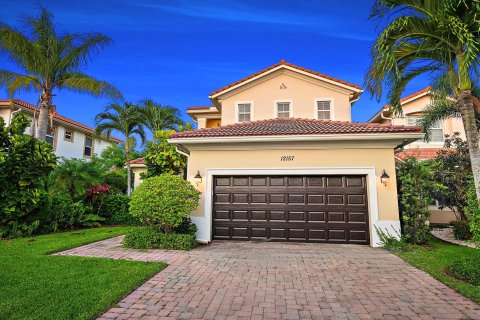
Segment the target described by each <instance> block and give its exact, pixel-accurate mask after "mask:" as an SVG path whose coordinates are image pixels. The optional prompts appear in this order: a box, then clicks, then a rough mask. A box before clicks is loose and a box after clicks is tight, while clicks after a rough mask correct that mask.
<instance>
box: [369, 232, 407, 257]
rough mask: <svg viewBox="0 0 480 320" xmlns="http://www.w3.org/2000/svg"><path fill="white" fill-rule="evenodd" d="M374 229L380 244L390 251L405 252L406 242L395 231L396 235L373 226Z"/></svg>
mask: <svg viewBox="0 0 480 320" xmlns="http://www.w3.org/2000/svg"><path fill="white" fill-rule="evenodd" d="M375 231H376V232H377V235H378V237H379V238H380V245H381V246H382V247H383V248H384V249H386V250H388V251H390V252H405V251H408V249H409V247H408V243H407V242H406V241H405V239H404V238H403V237H402V236H401V235H400V234H399V233H398V232H397V231H395V232H396V236H395V235H392V234H390V232H388V230H387V231H386V232H385V231H383V230H382V229H379V228H377V226H375Z"/></svg>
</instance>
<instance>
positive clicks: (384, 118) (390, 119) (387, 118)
mask: <svg viewBox="0 0 480 320" xmlns="http://www.w3.org/2000/svg"><path fill="white" fill-rule="evenodd" d="M380 117H381V118H382V119H383V120H389V121H390V124H392V125H393V118H389V117H385V116H384V115H383V111H382V112H380Z"/></svg>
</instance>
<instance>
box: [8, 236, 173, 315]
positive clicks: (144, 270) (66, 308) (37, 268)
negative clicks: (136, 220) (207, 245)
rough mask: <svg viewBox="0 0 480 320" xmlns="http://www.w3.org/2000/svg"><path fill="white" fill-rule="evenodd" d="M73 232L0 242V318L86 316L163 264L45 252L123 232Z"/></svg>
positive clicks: (96, 311) (114, 298) (135, 285)
mask: <svg viewBox="0 0 480 320" xmlns="http://www.w3.org/2000/svg"><path fill="white" fill-rule="evenodd" d="M131 229H132V228H131V227H105V228H95V229H87V230H76V231H70V232H62V233H55V234H49V235H44V236H38V237H32V238H22V239H15V240H1V241H0V319H90V318H93V317H95V316H98V315H100V314H101V313H102V312H103V311H105V310H106V309H108V308H109V307H111V306H113V305H115V303H116V302H118V301H119V300H120V299H121V298H122V297H124V296H125V295H127V294H128V293H130V292H131V291H132V290H133V289H135V288H136V287H138V286H139V285H140V284H142V283H143V282H145V281H146V280H147V279H149V278H150V277H152V276H153V275H154V274H155V273H157V272H158V271H160V270H161V269H163V268H165V266H166V265H165V264H164V263H152V262H139V261H127V260H113V259H104V258H84V257H68V256H51V255H48V254H50V253H53V252H58V251H62V250H66V249H70V248H73V247H77V246H80V245H84V244H87V243H90V242H94V241H98V240H103V239H106V238H110V237H113V236H117V235H122V234H125V233H126V232H127V231H129V230H131Z"/></svg>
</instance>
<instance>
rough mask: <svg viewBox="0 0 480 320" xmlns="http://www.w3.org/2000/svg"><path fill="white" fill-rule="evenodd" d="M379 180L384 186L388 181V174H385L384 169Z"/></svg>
mask: <svg viewBox="0 0 480 320" xmlns="http://www.w3.org/2000/svg"><path fill="white" fill-rule="evenodd" d="M380 182H381V183H382V184H383V185H384V186H385V187H386V186H388V183H389V182H390V176H389V175H388V174H387V172H386V171H385V169H383V172H382V175H381V176H380Z"/></svg>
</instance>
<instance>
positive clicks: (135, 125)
mask: <svg viewBox="0 0 480 320" xmlns="http://www.w3.org/2000/svg"><path fill="white" fill-rule="evenodd" d="M142 120H143V119H142V114H141V112H140V107H138V106H137V105H134V104H132V103H128V102H125V103H124V104H123V105H120V104H116V103H112V104H110V105H108V106H107V107H106V109H105V111H104V112H101V113H99V114H97V116H96V117H95V123H96V125H97V128H96V129H95V132H96V134H101V133H104V134H106V135H107V137H109V136H110V134H111V133H112V131H117V132H119V133H121V134H123V135H124V136H125V161H126V164H127V194H128V195H130V193H131V191H132V188H131V185H132V179H131V178H132V171H131V168H130V159H131V158H130V143H131V141H132V140H133V139H135V136H138V137H139V138H140V140H141V142H142V144H143V143H145V141H146V136H145V130H144V129H143V126H142Z"/></svg>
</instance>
